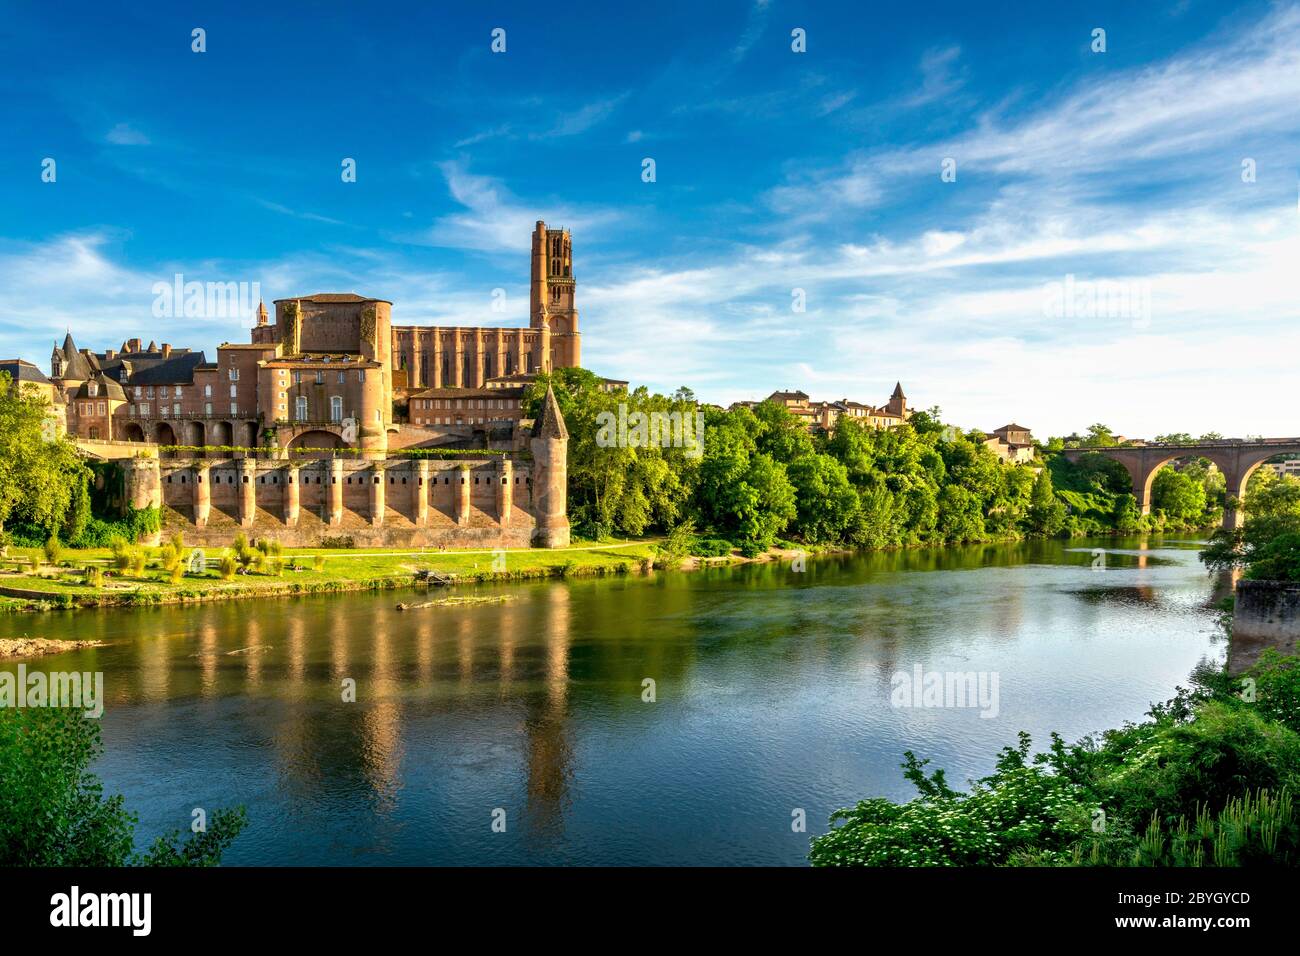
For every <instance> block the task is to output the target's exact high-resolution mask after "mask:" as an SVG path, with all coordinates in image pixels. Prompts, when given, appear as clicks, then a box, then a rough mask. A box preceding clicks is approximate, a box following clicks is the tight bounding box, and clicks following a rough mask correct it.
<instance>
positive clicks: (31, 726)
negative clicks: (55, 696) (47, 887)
mask: <svg viewBox="0 0 1300 956" xmlns="http://www.w3.org/2000/svg"><path fill="white" fill-rule="evenodd" d="M100 739H101V738H100V724H99V721H97V720H89V719H87V718H86V717H84V716H83V715H82V713H81V711H80V710H74V709H67V708H57V707H22V708H16V707H5V708H0V866H41V867H55V866H57V867H65V866H93V867H110V866H111V867H116V866H128V865H143V866H214V865H216V864H217V863H219V862H220V860H221V855H222V853H223V852H224V851H225V850H226V849H228V848H229V846H230V844H231V843H232V842H233V841H234V840H235V838H236V837H237V836H238V835H239V833H240V831H241V830H243V829H244V827H245V826H247V823H248V817H247V814H246V813H245V811H244V809H243V808H242V807H238V808H235V809H233V810H216V811H214V812H213V813H212V815H211V816H210V817H209V818H208V827H207V830H206V832H204V833H200V834H195V835H193V836H190V837H189V838H188V840H187V842H185V843H184V844H182V843H180V833H179V832H173V833H170V834H168V835H166V836H163V837H159V838H158V839H157V840H155V841H154V843H153V845H152V846H151V847H150V848H149V849H147V850H145V851H144V852H138V851H136V849H135V844H136V842H137V840H136V833H135V828H136V825H137V818H136V816H135V814H133V813H131V812H129V811H128V810H127V809H126V805H125V802H124V800H123V799H122V797H121V796H109V797H105V796H104V785H103V783H102V782H101V781H100V779H99V778H98V777H97V776H95V775H94V774H93V773H91V771H90V766H91V764H92V763H94V761H95V760H96V759H97V758H98V757H99V755H100V754H101V753H102V752H103V749H104V748H103V745H102V744H101V742H100Z"/></svg>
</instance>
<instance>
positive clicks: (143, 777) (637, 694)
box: [46, 540, 1223, 863]
mask: <svg viewBox="0 0 1300 956" xmlns="http://www.w3.org/2000/svg"><path fill="white" fill-rule="evenodd" d="M1193 545H1194V543H1182V542H1179V543H1176V544H1175V545H1174V546H1170V547H1166V546H1165V545H1164V544H1163V543H1162V542H1160V541H1159V540H1150V541H1138V540H1133V541H1113V540H1110V541H1102V542H1096V543H1092V542H1083V543H1070V544H1069V546H1068V547H1067V546H1066V545H1065V544H1063V543H1061V542H1025V543H1021V544H1017V545H999V546H975V547H970V548H960V549H948V550H938V549H936V550H932V551H907V552H893V553H878V554H871V555H851V556H850V555H841V556H828V557H825V558H821V559H816V560H810V561H808V563H807V565H806V571H804V572H802V573H798V572H795V571H794V570H793V569H792V568H791V567H790V566H789V565H788V564H780V563H773V564H764V565H751V566H744V567H739V568H729V569H710V570H705V571H701V572H699V573H696V574H690V575H685V574H675V573H662V572H658V573H656V574H655V575H653V576H652V577H640V576H632V577H628V578H613V579H603V580H584V579H579V580H575V581H572V582H563V583H560V582H549V583H535V584H525V585H513V586H505V587H497V588H488V587H485V588H480V589H477V590H476V591H473V592H470V591H463V592H460V593H462V594H468V593H479V594H492V595H499V596H502V597H506V598H508V600H505V601H503V602H500V603H491V604H480V605H464V606H445V607H430V608H423V609H415V610H409V611H405V612H399V611H397V610H396V609H395V604H396V603H397V602H398V601H399V600H402V599H403V598H402V596H399V595H393V594H391V593H388V594H382V593H381V594H359V595H348V596H335V597H310V598H297V599H285V600H279V601H267V602H260V603H258V604H257V605H256V606H250V605H232V604H224V605H223V604H209V605H198V606H192V607H178V608H152V609H140V610H123V611H116V612H108V611H105V612H96V613H93V614H89V615H84V616H77V617H75V618H74V617H72V616H71V615H49V616H48V617H47V618H46V620H48V621H49V622H50V623H51V624H53V625H55V628H54V631H55V633H52V635H51V636H58V635H57V629H58V627H60V626H63V627H66V628H68V629H69V631H71V630H73V629H75V630H76V632H77V634H78V636H84V635H85V634H86V633H88V632H90V633H93V634H94V635H95V636H98V637H99V638H100V639H101V640H104V641H106V642H108V646H106V647H102V648H98V649H92V650H86V651H81V652H75V653H73V654H67V655H60V656H59V657H58V658H50V659H48V666H49V667H50V668H52V669H53V668H56V667H58V668H66V669H71V668H74V667H75V668H77V669H102V670H104V671H105V673H106V686H107V688H108V697H109V701H110V704H109V709H108V712H107V713H106V715H105V718H104V728H105V741H106V745H107V748H108V752H107V754H106V756H105V758H104V760H103V761H102V762H101V766H100V771H101V773H102V775H103V776H104V777H105V780H106V782H107V784H108V786H109V787H110V788H113V789H116V790H120V791H122V792H124V793H125V794H126V795H127V798H128V804H129V805H130V806H131V807H132V809H135V810H137V811H138V812H140V814H141V819H142V824H143V826H142V831H143V832H145V833H149V832H158V831H160V830H163V829H166V828H169V827H173V826H180V825H184V818H181V817H180V814H182V813H184V812H187V811H185V806H186V805H188V806H191V807H192V806H195V805H212V806H220V805H226V804H232V803H237V802H244V803H246V804H248V806H249V811H250V814H251V816H252V818H253V820H254V825H253V827H252V828H251V829H250V832H249V836H248V838H247V839H246V840H242V841H241V843H240V844H239V845H238V846H237V847H236V848H235V849H234V850H232V855H231V862H235V863H239V862H244V863H357V862H361V863H428V862H497V863H502V862H512V863H534V862H586V863H593V862H604V863H608V862H641V863H646V862H659V863H728V862H767V863H798V862H800V861H801V860H802V859H803V855H804V853H805V852H806V846H807V844H806V838H803V839H793V838H792V836H791V834H790V832H789V826H788V821H789V812H790V807H791V806H800V807H804V808H805V809H806V810H807V811H808V819H809V822H810V826H811V827H812V828H813V829H814V830H816V829H818V827H819V825H820V824H821V821H824V819H825V816H826V814H827V813H829V811H830V810H831V809H834V808H835V807H836V806H840V805H844V804H846V803H852V802H854V801H855V800H857V799H860V798H862V797H864V796H868V795H872V794H881V795H886V796H894V797H898V798H902V797H907V796H908V795H909V794H910V791H909V788H908V786H907V785H906V784H905V783H904V782H903V781H902V779H901V777H900V775H899V774H898V772H897V765H898V762H899V755H900V754H901V752H902V751H903V750H906V749H914V750H917V751H918V752H921V753H923V754H925V755H927V756H931V757H933V758H934V760H935V765H936V766H944V767H946V768H947V769H948V770H949V778H950V779H952V780H954V781H963V780H965V779H966V778H967V777H969V776H978V775H981V774H983V773H987V772H988V770H989V769H990V765H991V760H992V758H993V755H994V754H995V753H996V751H997V749H998V748H999V747H1001V746H1004V745H1005V744H1007V743H1011V742H1013V741H1014V739H1015V734H1016V732H1017V731H1019V730H1021V729H1025V730H1029V731H1031V732H1033V733H1035V734H1036V735H1037V736H1039V737H1040V738H1043V737H1045V735H1046V733H1047V732H1048V731H1051V730H1058V731H1061V732H1063V733H1065V734H1066V735H1067V736H1078V735H1081V734H1083V733H1086V732H1090V731H1093V730H1096V729H1098V728H1101V727H1106V726H1113V725H1115V724H1118V723H1120V722H1122V721H1123V720H1128V719H1135V718H1137V717H1140V716H1141V714H1142V713H1143V712H1144V711H1145V709H1146V707H1147V706H1148V705H1149V704H1150V703H1151V702H1152V701H1154V700H1158V699H1163V698H1164V697H1166V696H1168V694H1169V693H1170V692H1172V689H1173V686H1174V685H1175V684H1177V683H1179V682H1181V681H1183V680H1184V679H1185V677H1186V675H1187V672H1188V671H1189V670H1190V668H1191V667H1192V666H1193V665H1194V664H1195V663H1196V662H1197V661H1198V660H1199V659H1201V657H1203V656H1205V655H1207V654H1208V655H1211V656H1213V655H1220V654H1221V652H1222V651H1221V648H1216V647H1215V644H1214V641H1215V640H1216V632H1215V628H1214V613H1213V611H1212V610H1210V608H1209V604H1210V601H1211V599H1212V595H1213V594H1214V593H1217V591H1218V589H1219V588H1221V587H1222V586H1223V584H1222V582H1217V581H1216V582H1212V581H1211V580H1210V579H1209V578H1207V577H1206V576H1205V574H1204V573H1203V571H1201V570H1200V568H1199V566H1198V565H1197V564H1196V559H1195V553H1194V547H1193ZM1095 548H1102V549H1104V550H1105V554H1106V564H1105V570H1104V571H1103V572H1101V573H1098V572H1095V571H1094V570H1093V563H1094V549H1095ZM917 664H920V665H922V666H923V667H925V668H927V669H938V670H944V669H960V670H962V671H972V670H973V671H990V672H997V673H999V674H1000V675H1001V687H1002V695H1003V701H1002V708H1001V714H1002V716H1001V717H1000V718H999V719H997V720H982V719H979V718H978V716H977V715H974V714H971V713H968V712H956V711H925V712H917V711H905V710H899V709H896V708H892V707H891V706H890V703H889V692H890V678H891V676H892V674H893V673H894V672H895V671H910V670H911V668H913V667H914V666H915V665H917ZM647 677H649V678H653V679H654V680H655V682H656V692H657V701H656V702H655V703H653V704H648V703H644V702H643V701H642V698H641V691H642V684H641V682H642V680H643V679H644V678H647ZM348 679H351V680H355V682H356V688H357V696H356V701H355V703H346V702H344V699H343V689H344V688H343V682H344V681H345V680H348ZM200 800H201V801H203V803H202V804H200V802H199V801H200ZM498 806H499V807H504V808H506V809H507V812H508V818H509V820H510V821H511V824H510V829H509V830H508V832H507V833H506V834H498V835H494V834H493V833H492V832H491V830H490V827H489V825H488V823H489V814H490V811H491V809H492V808H494V807H498Z"/></svg>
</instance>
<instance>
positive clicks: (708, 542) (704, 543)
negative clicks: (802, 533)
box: [691, 538, 794, 558]
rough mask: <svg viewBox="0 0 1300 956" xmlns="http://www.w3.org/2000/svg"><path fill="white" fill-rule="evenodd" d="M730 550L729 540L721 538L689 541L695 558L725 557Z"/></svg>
mask: <svg viewBox="0 0 1300 956" xmlns="http://www.w3.org/2000/svg"><path fill="white" fill-rule="evenodd" d="M782 547H785V545H782ZM790 547H794V546H793V545H790ZM731 551H732V547H731V542H730V541H727V540H725V539H723V538H697V539H696V540H695V541H693V542H692V543H691V554H693V555H695V556H696V557H697V558H725V557H727V556H728V555H730V554H731Z"/></svg>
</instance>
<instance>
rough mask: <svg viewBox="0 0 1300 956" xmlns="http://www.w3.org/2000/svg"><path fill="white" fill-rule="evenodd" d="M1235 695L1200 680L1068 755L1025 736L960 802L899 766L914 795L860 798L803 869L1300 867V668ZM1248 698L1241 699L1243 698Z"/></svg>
mask: <svg viewBox="0 0 1300 956" xmlns="http://www.w3.org/2000/svg"><path fill="white" fill-rule="evenodd" d="M1250 676H1251V677H1252V678H1253V680H1254V681H1255V685H1254V693H1253V694H1243V693H1239V692H1238V687H1237V686H1236V685H1235V684H1233V683H1232V682H1230V681H1229V680H1228V679H1227V677H1226V675H1225V674H1224V672H1223V671H1221V670H1212V669H1208V668H1207V669H1203V670H1201V671H1198V672H1197V673H1196V674H1194V675H1193V687H1192V688H1191V689H1183V688H1180V689H1179V693H1178V696H1177V697H1175V698H1174V699H1173V700H1171V701H1169V702H1167V703H1165V704H1159V705H1156V706H1155V707H1153V708H1152V710H1151V711H1150V713H1149V714H1148V717H1149V719H1148V720H1146V721H1144V722H1142V723H1138V724H1127V725H1125V726H1124V727H1122V728H1120V729H1118V730H1110V731H1106V732H1105V733H1103V734H1101V735H1100V736H1099V737H1088V738H1085V739H1083V740H1082V741H1080V742H1079V743H1077V744H1074V745H1067V744H1066V743H1065V742H1064V741H1063V740H1062V739H1061V738H1060V737H1059V736H1057V735H1055V734H1053V735H1052V743H1051V746H1050V748H1049V749H1048V751H1047V752H1046V753H1039V754H1035V755H1033V756H1031V755H1030V748H1031V741H1030V738H1029V735H1028V734H1025V733H1022V734H1021V735H1020V741H1019V745H1018V746H1016V747H1007V748H1005V749H1004V750H1003V751H1002V753H1001V755H1000V756H999V758H998V760H997V763H996V766H995V769H994V772H993V773H992V774H990V775H989V776H987V777H984V778H982V779H980V780H977V781H975V782H974V783H973V784H972V786H971V789H970V790H969V792H958V791H956V790H953V789H952V788H951V787H949V786H948V784H947V782H946V780H945V779H944V775H943V771H941V770H938V771H935V772H934V773H931V774H927V773H926V771H925V765H926V763H927V762H926V761H924V760H920V759H918V758H917V757H916V756H915V755H914V754H912V753H911V752H909V753H907V754H906V755H905V762H904V764H903V767H904V775H905V776H906V777H907V779H909V780H910V781H912V783H913V784H914V785H915V786H916V787H917V789H918V792H919V794H920V796H919V797H917V798H916V799H914V800H912V801H910V802H908V803H902V804H896V803H893V802H892V801H890V800H886V799H884V798H875V799H870V800H864V801H862V802H860V803H858V804H857V805H856V806H854V807H851V808H847V809H843V810H838V811H836V812H835V813H834V814H832V816H831V824H832V829H831V830H830V831H829V832H828V833H826V834H825V835H824V836H820V837H816V838H814V839H813V841H812V848H811V851H810V853H809V859H810V861H811V862H812V864H813V865H814V866H1017V865H1019V866H1025V865H1031V866H1201V865H1214V866H1239V865H1257V864H1273V865H1285V866H1296V865H1300V820H1298V819H1297V815H1296V811H1295V806H1294V800H1295V794H1296V793H1297V792H1300V660H1298V659H1296V658H1283V657H1280V656H1278V655H1277V654H1275V653H1271V654H1266V655H1265V656H1264V658H1263V659H1262V660H1261V662H1260V664H1259V665H1258V666H1257V667H1256V668H1255V670H1254V671H1252V673H1251V675H1250ZM1243 698H1245V699H1243Z"/></svg>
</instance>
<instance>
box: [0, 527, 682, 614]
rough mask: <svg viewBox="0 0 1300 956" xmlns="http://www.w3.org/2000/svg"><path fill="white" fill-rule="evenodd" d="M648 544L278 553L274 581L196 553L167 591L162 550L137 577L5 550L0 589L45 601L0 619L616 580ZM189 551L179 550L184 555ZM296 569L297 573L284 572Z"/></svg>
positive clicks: (30, 601)
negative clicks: (196, 568) (193, 568)
mask: <svg viewBox="0 0 1300 956" xmlns="http://www.w3.org/2000/svg"><path fill="white" fill-rule="evenodd" d="M656 543H657V541H656V540H644V541H614V542H596V543H592V542H575V543H574V544H573V545H571V546H570V547H569V548H559V549H554V550H549V549H543V548H519V549H508V550H502V551H484V550H473V551H439V550H435V549H425V550H412V549H398V548H394V549H374V548H365V549H351V548H340V549H321V548H286V549H284V551H283V552H282V553H281V554H280V556H279V560H280V561H281V562H282V563H283V565H284V568H283V570H282V571H280V573H279V574H275V573H272V572H271V571H270V570H266V571H258V570H255V569H250V570H249V572H248V573H246V574H236V575H235V576H234V577H233V578H230V579H226V580H223V579H222V577H221V574H220V571H219V567H218V564H219V561H220V559H221V558H222V557H223V556H224V555H226V554H228V553H229V550H228V549H226V548H204V549H202V550H203V551H204V552H205V555H206V557H207V560H208V565H209V567H208V570H207V571H206V572H204V573H201V574H200V573H193V574H190V573H187V574H185V576H184V577H183V578H181V580H180V582H179V583H177V584H173V583H172V582H171V575H170V574H169V573H168V572H167V571H165V570H163V569H162V567H161V562H160V556H161V552H162V549H161V548H146V549H144V551H145V553H146V555H147V558H148V566H147V567H146V569H145V571H144V573H143V574H141V575H136V574H135V573H134V572H133V571H131V570H126V571H119V570H117V569H116V568H115V567H114V566H113V556H112V554H111V552H110V551H109V550H108V549H106V548H94V549H82V550H73V549H65V550H64V553H63V554H62V555H61V556H60V560H59V564H58V565H57V566H56V565H52V564H50V563H49V562H45V563H44V565H43V566H42V567H41V568H39V569H38V570H37V571H36V572H35V573H33V572H32V570H31V568H30V567H29V564H28V560H29V558H30V557H31V556H33V555H36V556H38V557H42V558H43V554H42V552H41V550H40V549H39V548H10V549H9V554H8V556H7V557H5V558H0V588H12V589H15V590H18V591H25V592H35V593H39V594H41V595H48V598H42V599H34V598H27V597H15V596H12V595H5V594H0V611H6V610H8V611H12V610H24V609H32V608H39V607H43V606H50V605H53V606H56V607H57V606H75V605H82V604H86V605H91V604H155V603H168V602H172V601H185V600H220V599H226V598H243V597H258V596H267V595H278V594H309V593H318V592H328V591H351V590H368V589H379V588H392V587H403V586H405V585H408V584H410V583H412V581H413V579H414V576H415V574H416V572H417V571H419V570H422V569H426V568H431V569H435V570H437V571H440V572H442V573H444V574H451V575H455V576H456V577H457V579H458V580H459V581H493V580H514V579H523V578H537V577H551V576H568V575H584V574H619V573H629V572H632V571H637V570H639V569H640V566H641V562H642V560H643V559H645V558H648V557H650V556H651V555H652V554H653V551H654V548H655V545H656ZM193 550H194V549H193V548H192V547H186V549H185V553H186V554H187V555H188V554H189V553H190V552H192V551H193ZM317 555H323V556H324V558H325V564H324V567H323V568H322V569H321V570H319V571H318V570H316V568H315V557H316V556H317ZM295 565H297V567H298V570H293V569H292V568H293V567H294V566H295ZM87 567H98V568H100V569H101V570H102V571H103V573H104V579H103V585H102V586H101V587H94V586H92V585H90V584H88V583H87V582H86V580H85V569H86V568H87Z"/></svg>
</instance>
